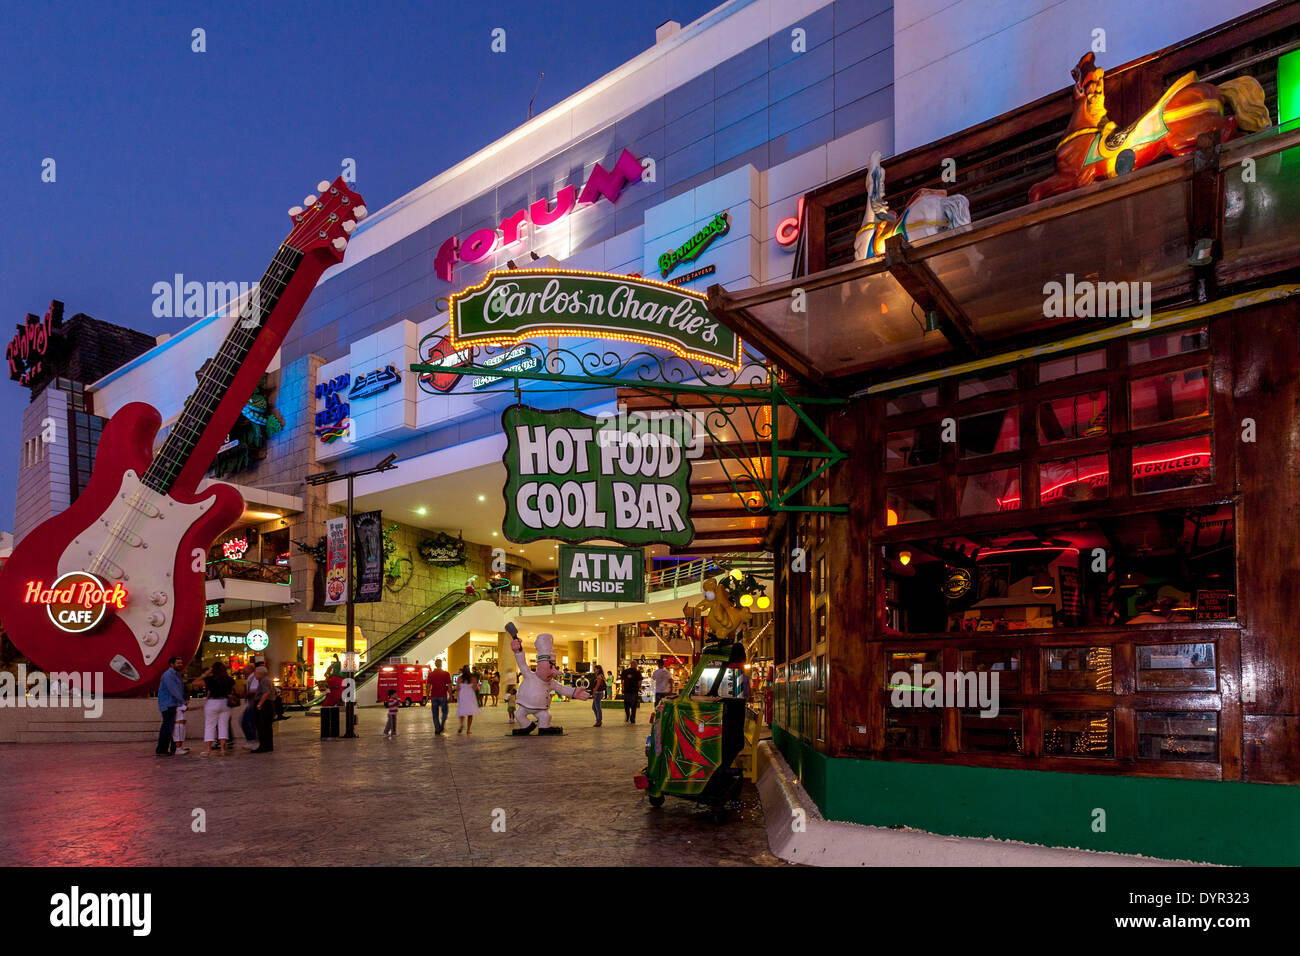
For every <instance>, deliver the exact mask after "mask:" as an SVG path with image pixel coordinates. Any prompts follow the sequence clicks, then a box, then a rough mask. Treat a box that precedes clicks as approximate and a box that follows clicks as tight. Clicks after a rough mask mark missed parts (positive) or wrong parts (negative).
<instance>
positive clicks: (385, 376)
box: [348, 365, 402, 401]
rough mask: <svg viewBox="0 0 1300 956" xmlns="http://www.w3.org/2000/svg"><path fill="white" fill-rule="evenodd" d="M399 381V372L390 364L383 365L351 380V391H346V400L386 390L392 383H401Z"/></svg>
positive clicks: (353, 399) (366, 396) (400, 379)
mask: <svg viewBox="0 0 1300 956" xmlns="http://www.w3.org/2000/svg"><path fill="white" fill-rule="evenodd" d="M401 381H402V376H401V373H400V372H398V371H397V369H396V368H395V367H394V366H392V365H388V366H385V367H384V368H383V369H376V370H375V371H373V372H368V373H366V374H365V375H358V376H357V377H356V378H354V379H353V380H352V391H350V392H348V401H355V400H356V399H358V398H369V397H370V396H372V395H378V394H380V393H381V392H386V391H388V390H389V389H390V388H392V387H393V386H394V385H397V384H399V383H401Z"/></svg>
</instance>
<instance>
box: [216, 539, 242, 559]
mask: <svg viewBox="0 0 1300 956" xmlns="http://www.w3.org/2000/svg"><path fill="white" fill-rule="evenodd" d="M247 550H248V538H232V539H231V540H229V541H223V542H222V544H221V556H222V557H224V558H242V557H243V556H244V552H245V551H247Z"/></svg>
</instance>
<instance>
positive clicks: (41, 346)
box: [5, 299, 63, 386]
mask: <svg viewBox="0 0 1300 956" xmlns="http://www.w3.org/2000/svg"><path fill="white" fill-rule="evenodd" d="M62 327H63V303H62V302H60V301H59V300H58V299H51V300H50V308H49V311H48V312H46V313H45V316H44V317H43V318H42V317H38V316H35V315H32V314H31V313H30V312H29V313H27V322H26V323H25V324H22V325H18V326H17V329H18V332H17V334H16V335H14V337H13V338H12V339H10V340H9V344H8V345H7V346H5V358H6V359H8V361H9V378H10V379H11V380H13V381H15V382H17V383H18V384H19V385H29V386H30V385H32V384H33V383H34V382H35V380H36V377H37V376H38V375H40V374H41V370H42V359H44V358H45V356H46V354H47V353H48V352H49V350H50V342H51V341H52V340H53V337H54V333H55V332H57V331H58V330H59V329H61V328H62Z"/></svg>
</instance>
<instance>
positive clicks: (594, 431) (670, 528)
mask: <svg viewBox="0 0 1300 956" xmlns="http://www.w3.org/2000/svg"><path fill="white" fill-rule="evenodd" d="M502 430H503V431H504V432H505V434H506V451H505V454H504V455H503V456H502V462H503V463H504V464H505V466H506V484H505V488H504V493H505V503H506V515H505V520H504V521H503V522H502V525H501V530H502V533H503V534H504V535H505V537H506V538H507V539H508V540H510V541H517V542H519V543H520V544H523V543H525V542H528V541H540V540H542V539H548V538H549V539H554V540H558V541H568V542H571V543H574V544H577V543H580V542H583V541H593V540H604V541H617V542H619V543H620V544H628V545H636V546H644V545H647V544H668V545H672V546H674V547H682V546H685V545H687V544H689V543H690V542H691V539H692V538H694V537H695V528H694V525H692V523H691V517H690V510H691V493H690V488H689V486H688V482H689V480H690V473H691V463H690V460H689V459H688V458H687V457H686V453H685V449H684V448H683V445H682V442H681V440H680V436H678V435H674V434H671V433H669V432H665V431H659V430H653V431H652V430H645V431H638V430H635V429H633V428H627V429H625V428H620V427H619V423H618V421H617V420H612V416H610V417H603V416H602V417H592V416H590V415H584V414H582V413H581V412H578V411H574V410H573V409H560V410H556V411H545V410H542V409H537V408H528V407H526V406H523V405H511V406H510V407H509V408H507V409H506V410H505V412H504V413H503V415H502Z"/></svg>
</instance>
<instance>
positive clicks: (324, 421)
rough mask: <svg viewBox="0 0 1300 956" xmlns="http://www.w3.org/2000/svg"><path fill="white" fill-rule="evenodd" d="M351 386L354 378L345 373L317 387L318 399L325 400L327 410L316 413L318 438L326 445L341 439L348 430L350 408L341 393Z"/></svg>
mask: <svg viewBox="0 0 1300 956" xmlns="http://www.w3.org/2000/svg"><path fill="white" fill-rule="evenodd" d="M351 384H352V376H351V375H349V374H348V373H347V372H344V373H343V374H342V375H337V376H335V377H334V378H332V379H330V380H329V381H328V382H321V383H320V384H319V385H317V386H316V398H317V399H324V400H325V410H324V411H321V412H317V413H316V437H318V438H319V439H320V440H321V441H323V442H325V443H326V444H329V443H330V442H332V441H335V440H336V439H338V438H341V437H342V436H343V434H344V433H345V432H346V431H347V430H348V429H347V417H348V412H349V410H350V406H349V405H348V403H347V402H345V401H343V399H342V398H341V397H340V393H341V392H342V391H343V390H344V389H345V388H347V387H348V386H349V385H351Z"/></svg>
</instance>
